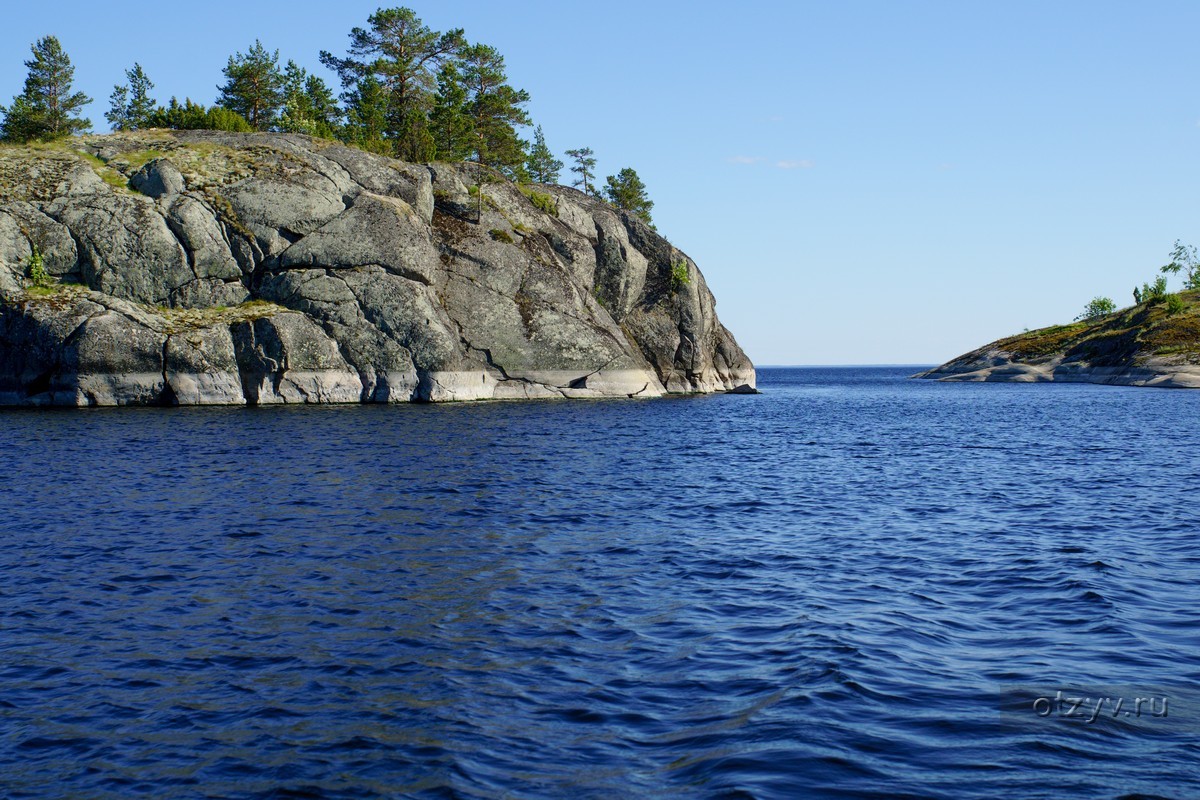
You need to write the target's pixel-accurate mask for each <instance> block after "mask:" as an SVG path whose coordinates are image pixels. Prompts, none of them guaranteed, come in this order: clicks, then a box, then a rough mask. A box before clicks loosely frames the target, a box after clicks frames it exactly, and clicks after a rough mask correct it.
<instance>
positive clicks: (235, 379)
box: [0, 131, 755, 406]
mask: <svg viewBox="0 0 1200 800" xmlns="http://www.w3.org/2000/svg"><path fill="white" fill-rule="evenodd" d="M39 257H40V258H39ZM39 261H40V263H41V265H42V266H43V267H44V270H45V272H46V273H47V275H48V276H49V278H48V279H46V278H43V279H42V280H40V281H33V280H31V279H30V273H31V267H34V269H33V270H32V271H33V272H35V273H36V272H37V269H36V265H37V264H38V263H39ZM714 305H715V304H714V301H713V296H712V294H711V293H710V292H709V290H708V288H707V286H706V285H705V282H704V278H703V276H702V275H701V274H700V271H699V270H698V269H697V268H696V265H695V264H694V263H693V262H692V261H691V260H690V259H689V258H688V257H687V256H686V255H684V254H683V253H682V252H680V251H679V250H677V249H676V248H675V247H674V246H672V245H671V244H670V243H669V242H667V241H666V240H665V239H663V238H662V237H661V236H659V235H658V234H657V233H655V231H654V230H652V229H651V228H649V227H648V226H647V225H645V224H644V223H643V222H642V221H641V220H639V219H637V218H635V217H631V216H629V215H627V214H623V213H620V212H618V211H616V210H614V209H613V208H612V207H611V206H609V205H607V204H605V203H603V202H600V201H597V200H595V199H593V198H590V197H586V196H584V195H583V194H581V193H579V192H577V191H574V190H572V189H567V188H564V187H561V186H541V185H539V186H532V187H522V186H517V185H514V184H512V183H509V182H507V181H505V180H503V179H502V178H501V177H500V176H498V175H496V174H494V173H492V172H490V171H489V170H487V169H485V168H481V167H478V166H476V165H472V164H432V165H414V164H406V163H403V162H399V161H395V160H392V159H388V158H383V157H380V156H375V155H371V154H368V153H364V152H361V151H358V150H355V149H351V148H348V147H345V146H342V145H339V144H334V143H331V142H326V141H322V140H316V139H311V138H308V137H304V136H297V135H282V134H278V135H276V134H228V133H216V132H201V131H190V132H182V131H181V132H170V131H148V132H138V133H132V134H114V135H109V136H95V137H84V138H82V139H75V140H71V141H70V142H68V143H59V144H55V145H44V146H35V147H31V148H0V404H4V405H68V406H73V405H125V404H187V405H192V404H201V405H202V404H266V403H357V402H406V401H414V400H415V401H445V400H476V399H490V398H497V399H504V398H540V397H604V396H638V397H646V396H655V395H661V394H664V393H689V392H714V391H733V392H750V391H753V390H754V386H755V374H754V368H753V365H752V364H751V363H750V361H749V359H747V358H746V355H745V354H744V353H743V352H742V350H741V348H739V347H738V345H737V343H736V342H735V341H734V338H733V336H732V335H730V333H729V331H727V330H726V329H725V328H724V327H723V326H722V325H721V323H720V322H719V321H718V319H717V316H716V312H715V308H714Z"/></svg>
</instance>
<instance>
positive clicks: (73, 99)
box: [0, 36, 92, 142]
mask: <svg viewBox="0 0 1200 800" xmlns="http://www.w3.org/2000/svg"><path fill="white" fill-rule="evenodd" d="M30 50H31V51H32V52H33V58H32V59H31V60H29V61H26V62H25V66H26V67H27V68H28V69H29V74H28V75H27V76H26V78H25V90H24V91H23V92H22V93H21V94H19V95H17V96H16V97H15V98H13V102H12V105H10V106H8V107H7V108H5V107H4V106H0V114H2V115H3V116H4V122H3V123H0V139H3V140H4V141H6V142H29V141H33V140H35V139H40V140H44V141H48V140H52V139H59V138H62V137H64V136H70V135H71V134H73V133H81V132H83V131H87V130H91V127H92V123H91V122H89V121H88V120H86V119H82V118H81V117H80V112H81V110H82V109H83V107H84V106H86V105H87V104H88V103H90V102H92V98H90V97H88V96H87V95H86V94H84V93H83V92H72V91H71V82H72V81H73V80H74V79H75V68H74V67H73V66H71V59H70V58H69V57H68V56H67V53H66V51H64V50H63V48H62V45H61V44H60V43H59V41H58V39H57V38H55V37H54V36H46V37H43V38H41V39H38V40H37V42H35V43H34V44H33V46H32V47H31V48H30Z"/></svg>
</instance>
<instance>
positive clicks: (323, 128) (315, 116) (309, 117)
mask: <svg viewBox="0 0 1200 800" xmlns="http://www.w3.org/2000/svg"><path fill="white" fill-rule="evenodd" d="M341 122H342V110H341V109H340V108H339V107H338V104H337V99H336V98H334V96H333V90H332V89H330V88H329V86H328V84H326V83H325V81H323V80H321V78H319V77H318V76H316V75H310V74H308V70H306V69H304V68H303V67H301V66H299V65H298V64H296V62H295V61H288V63H287V67H285V68H284V71H283V114H282V116H281V117H280V120H279V128H280V130H283V131H287V132H288V133H307V134H308V135H310V136H320V137H322V138H324V139H334V138H337V136H338V134H339V132H340V130H339V129H340V128H341Z"/></svg>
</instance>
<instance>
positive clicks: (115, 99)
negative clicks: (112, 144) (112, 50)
mask: <svg viewBox="0 0 1200 800" xmlns="http://www.w3.org/2000/svg"><path fill="white" fill-rule="evenodd" d="M125 78H126V80H127V81H128V83H127V84H126V85H125V86H120V85H117V86H114V87H113V93H112V94H111V95H110V96H109V103H110V106H111V107H110V108H109V110H108V113H106V114H105V115H104V118H105V119H107V120H108V121H109V122H110V123H112V126H113V130H114V131H136V130H138V129H140V128H148V127H150V118H151V117H152V116H153V115H154V107H155V103H154V98H152V97H150V90H151V89H153V88H154V83H153V82H152V81H151V80H150V78H148V77H147V76H146V73H145V71H143V70H142V65H141V64H137V63H135V64H134V65H133V69H127V70H125Z"/></svg>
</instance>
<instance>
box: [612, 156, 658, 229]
mask: <svg viewBox="0 0 1200 800" xmlns="http://www.w3.org/2000/svg"><path fill="white" fill-rule="evenodd" d="M605 181H606V183H607V184H608V185H607V186H605V187H604V195H605V197H606V198H607V199H608V202H610V203H612V204H613V205H614V206H616V207H617V208H619V209H621V210H622V211H628V212H629V213H630V214H634V215H635V216H638V217H641V218H642V219H643V220H645V221H646V224H647V225H651V226H653V225H654V223H653V221H651V219H650V209H652V208H654V202H653V201H652V200H651V199H650V198H649V197H647V196H646V184H644V183H642V179H641V178H639V177H638V174H637V172H635V171H634V170H633V168H632V167H625V168H624V169H622V170H621V171H620V172H618V173H617V174H616V175H609V176H608V178H606V179H605Z"/></svg>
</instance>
